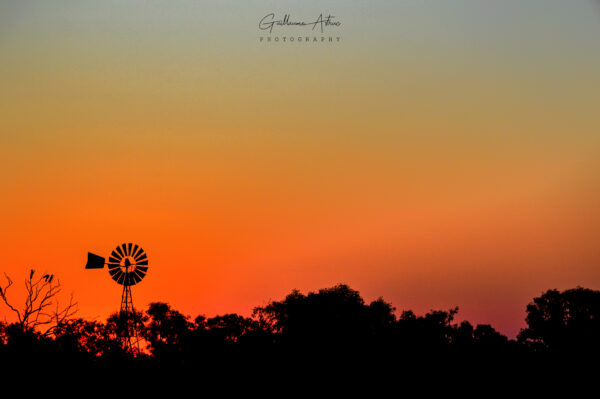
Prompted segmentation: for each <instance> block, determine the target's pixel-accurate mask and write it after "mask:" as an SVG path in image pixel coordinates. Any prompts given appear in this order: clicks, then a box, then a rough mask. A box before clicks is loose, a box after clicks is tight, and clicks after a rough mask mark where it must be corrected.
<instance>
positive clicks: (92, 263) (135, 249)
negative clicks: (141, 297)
mask: <svg viewBox="0 0 600 399" xmlns="http://www.w3.org/2000/svg"><path fill="white" fill-rule="evenodd" d="M105 265H106V266H107V267H108V273H109V274H110V276H111V278H112V279H113V280H114V281H115V282H117V283H118V284H120V285H122V286H123V292H122V294H121V308H120V311H119V321H120V322H121V323H122V327H123V329H122V334H121V339H122V345H123V348H124V349H125V350H127V351H129V352H130V353H132V354H134V355H135V354H137V353H139V337H138V334H137V328H136V327H137V325H136V324H137V323H138V320H137V318H136V316H135V311H134V308H133V297H132V295H131V286H132V285H135V284H137V283H139V282H140V281H141V280H142V279H143V278H144V277H145V276H146V273H147V272H148V256H147V255H146V253H145V252H144V250H143V249H142V247H140V246H138V245H137V244H133V243H127V244H121V245H119V246H117V247H116V248H115V249H114V250H113V251H112V253H111V254H110V256H109V257H108V262H107V261H106V258H104V257H102V256H100V255H96V254H93V253H91V252H88V259H87V263H86V265H85V268H86V269H103V268H104V266H105Z"/></svg>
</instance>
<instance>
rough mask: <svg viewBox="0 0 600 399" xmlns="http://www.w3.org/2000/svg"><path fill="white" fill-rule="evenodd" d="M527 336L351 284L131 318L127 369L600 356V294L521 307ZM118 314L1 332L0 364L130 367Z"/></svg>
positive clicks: (549, 297)
mask: <svg viewBox="0 0 600 399" xmlns="http://www.w3.org/2000/svg"><path fill="white" fill-rule="evenodd" d="M526 309H527V317H526V323H527V328H525V329H523V330H522V331H521V332H520V334H519V335H518V337H517V339H515V340H512V339H508V338H507V337H506V336H504V335H502V334H501V333H499V332H498V331H496V330H495V329H494V328H493V327H492V326H490V325H487V324H478V325H473V324H471V323H470V322H468V321H463V322H460V323H458V322H456V321H455V318H456V315H457V312H458V308H454V309H449V310H433V311H431V312H429V313H427V314H424V315H416V314H414V313H413V312H412V311H404V312H402V313H401V314H399V315H397V313H396V309H395V308H394V307H393V306H392V304H390V303H388V302H386V301H385V300H383V299H381V298H380V299H377V300H375V301H373V302H371V303H366V302H365V301H364V300H363V298H362V297H361V296H360V294H359V292H358V291H355V290H353V289H351V288H350V287H348V286H347V285H338V286H335V287H332V288H326V289H321V290H319V291H317V292H311V293H308V294H302V293H300V292H298V291H293V292H291V293H290V294H289V295H288V296H287V297H285V298H284V299H283V300H281V301H273V302H271V303H269V304H267V305H266V306H264V307H257V308H256V309H254V312H253V315H252V317H243V316H240V315H237V314H225V315H221V316H216V317H211V318H207V317H205V316H202V315H201V316H197V317H196V318H194V319H191V318H190V317H188V316H186V315H184V314H182V313H180V312H179V311H177V310H176V309H173V308H171V307H170V306H169V305H168V304H166V303H160V302H156V303H151V304H150V305H149V307H148V308H147V309H146V310H145V311H143V312H139V313H136V315H135V317H136V321H137V322H136V323H135V325H136V334H137V335H138V337H139V338H140V347H141V351H140V353H139V354H138V355H137V356H136V357H135V360H133V361H139V362H146V363H155V364H159V363H160V364H176V365H190V366H193V365H201V364H206V363H207V361H208V360H207V359H212V360H211V364H214V362H213V361H214V360H215V359H221V360H222V361H227V359H231V358H232V357H235V358H238V359H245V360H244V361H248V359H253V361H256V359H259V358H260V359H271V360H273V359H278V360H280V361H283V360H285V359H288V360H289V359H295V360H297V361H298V360H301V359H305V360H306V359H337V360H338V361H339V362H340V363H343V362H344V361H345V359H351V358H357V357H360V358H365V357H368V358H377V359H386V358H395V359H397V358H398V357H399V356H400V357H401V358H403V359H408V358H410V357H411V356H412V357H419V358H421V359H422V358H426V357H428V356H437V357H439V356H440V355H442V356H446V357H450V358H452V357H454V358H457V357H458V358H465V357H469V358H474V357H481V358H498V357H502V358H511V357H512V358H523V357H535V356H550V355H554V354H556V355H565V354H566V355H569V354H590V353H598V352H600V351H599V349H600V291H594V290H590V289H585V288H579V287H578V288H575V289H570V290H566V291H563V292H560V291H557V290H548V291H546V292H545V293H544V294H543V295H541V296H539V297H537V298H534V299H533V301H532V302H531V303H530V304H528V305H527V307H526ZM123 328H124V327H123V323H122V321H121V320H120V318H119V315H118V314H114V315H112V316H111V317H109V318H108V320H107V321H106V322H98V321H89V320H84V319H81V318H69V319H66V320H62V321H61V322H60V323H58V324H57V325H55V326H53V328H52V329H51V330H49V333H45V334H44V333H41V332H40V331H37V329H35V328H30V327H27V326H24V325H23V324H22V323H13V324H7V323H0V359H1V361H2V362H3V363H4V364H6V362H10V361H17V360H18V361H32V360H31V359H60V360H61V361H65V362H67V361H68V362H69V363H72V364H82V363H89V364H102V363H103V362H104V363H111V362H115V361H132V355H131V353H129V352H127V351H126V350H124V349H123V347H122V340H121V337H122V335H123V331H124V330H123Z"/></svg>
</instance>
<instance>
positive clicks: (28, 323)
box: [0, 270, 77, 335]
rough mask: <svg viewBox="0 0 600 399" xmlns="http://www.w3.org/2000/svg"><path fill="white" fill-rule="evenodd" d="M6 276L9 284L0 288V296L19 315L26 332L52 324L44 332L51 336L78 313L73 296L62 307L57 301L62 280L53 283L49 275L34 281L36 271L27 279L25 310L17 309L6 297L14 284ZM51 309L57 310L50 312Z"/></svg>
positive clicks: (20, 322)
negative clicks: (7, 291)
mask: <svg viewBox="0 0 600 399" xmlns="http://www.w3.org/2000/svg"><path fill="white" fill-rule="evenodd" d="M4 275H5V276H6V279H7V281H8V283H7V285H6V286H5V287H0V296H1V297H2V300H3V301H4V303H5V304H6V305H7V306H8V307H9V308H10V309H11V310H12V311H13V312H15V313H16V314H17V317H18V321H19V324H20V326H21V328H23V329H24V330H28V329H35V328H39V327H41V326H47V325H49V324H52V326H51V327H49V328H47V329H46V331H45V332H44V335H50V334H51V333H53V332H54V331H55V330H56V327H57V326H59V325H61V324H62V323H64V322H66V321H67V320H68V319H69V318H71V317H72V316H73V315H75V313H77V302H74V301H73V294H71V296H70V299H69V302H68V304H67V305H66V306H64V307H62V308H61V307H60V305H59V301H58V299H57V298H58V294H60V293H61V292H62V286H61V284H60V280H58V279H57V280H56V281H53V275H49V274H45V275H43V276H42V277H39V278H37V279H36V280H34V279H33V276H34V270H32V271H31V273H30V274H29V278H26V279H25V291H26V298H25V303H24V306H23V309H21V310H19V309H17V308H15V307H14V306H12V305H11V304H10V303H9V301H8V299H7V297H6V290H7V289H8V288H9V287H10V286H11V285H12V284H13V282H12V280H11V279H10V277H8V275H7V274H6V273H5V274H4ZM51 307H54V308H55V309H54V310H52V311H50V308H51Z"/></svg>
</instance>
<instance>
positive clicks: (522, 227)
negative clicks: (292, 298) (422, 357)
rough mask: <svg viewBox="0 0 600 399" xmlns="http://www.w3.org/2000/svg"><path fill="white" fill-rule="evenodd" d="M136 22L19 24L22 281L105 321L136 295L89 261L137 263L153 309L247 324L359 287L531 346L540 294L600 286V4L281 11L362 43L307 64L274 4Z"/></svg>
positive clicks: (9, 126) (0, 216) (7, 205)
mask: <svg viewBox="0 0 600 399" xmlns="http://www.w3.org/2000/svg"><path fill="white" fill-rule="evenodd" d="M133 3H134V2H132V3H129V2H123V3H122V4H119V5H115V4H112V5H110V6H108V5H98V4H95V5H92V3H85V2H84V3H81V4H80V3H76V2H75V3H73V2H68V1H64V2H62V1H61V2H57V4H56V5H54V6H53V7H51V8H48V6H47V5H45V4H44V3H43V2H14V3H12V2H8V3H7V4H8V5H4V6H2V7H3V8H4V9H0V15H2V16H1V17H0V26H4V28H2V29H1V30H0V53H1V54H3V62H2V63H1V65H0V88H1V89H2V90H0V179H1V180H0V181H2V196H1V199H0V251H1V253H2V254H3V259H2V265H3V266H2V270H3V271H6V272H7V273H8V274H9V275H10V276H12V277H13V279H14V280H17V281H19V280H20V279H21V277H24V276H25V275H26V274H27V272H28V270H29V269H30V268H32V267H33V268H35V269H37V270H40V271H42V270H43V271H49V272H52V273H54V274H56V275H57V276H58V278H60V280H61V282H62V284H63V286H64V287H65V291H66V292H70V291H74V292H75V297H76V299H77V300H78V302H79V308H80V313H79V314H80V315H81V316H84V317H98V318H99V319H102V318H104V317H105V316H106V315H107V314H108V313H110V312H112V311H114V310H117V309H118V305H119V299H120V286H118V285H116V284H115V283H114V282H113V281H112V280H111V279H110V278H109V275H108V273H107V272H106V270H103V271H93V270H85V269H84V268H83V266H84V264H85V260H86V254H87V251H91V252H94V253H97V254H100V255H103V256H108V255H109V253H110V251H111V250H112V249H113V248H114V247H115V246H116V245H117V244H120V243H122V242H135V243H138V244H140V245H141V246H143V247H144V249H145V250H146V252H147V253H148V256H149V259H150V270H149V273H148V275H147V277H146V278H145V279H144V281H143V282H142V283H141V284H139V285H138V286H136V287H135V288H134V289H133V295H134V301H135V304H136V305H137V306H139V307H145V306H146V305H147V304H148V303H149V302H150V301H166V302H169V303H171V304H172V305H173V306H174V307H175V308H177V309H179V310H181V311H183V312H184V313H186V314H190V315H192V316H196V315H198V314H206V315H209V316H210V315H214V314H217V313H224V312H238V313H241V314H245V315H249V314H250V313H251V310H252V308H253V307H254V306H258V305H263V304H265V303H266V302H267V301H269V300H275V299H281V298H283V296H284V295H285V294H287V293H289V292H290V291H291V290H292V289H293V288H298V289H301V290H303V291H307V290H316V289H319V288H323V287H327V286H332V285H334V284H337V283H348V284H350V286H351V287H353V288H355V289H358V290H359V291H360V292H361V293H362V295H363V296H364V298H365V299H366V300H373V299H376V298H377V297H379V296H383V297H384V298H385V299H386V300H388V301H391V302H392V303H393V304H394V305H395V306H396V307H397V308H398V309H399V310H402V309H413V310H415V311H416V312H419V313H422V312H426V311H428V310H429V309H432V308H434V309H438V308H449V307H453V306H459V307H460V313H459V318H460V319H462V318H467V319H469V320H471V321H472V322H475V323H492V324H493V325H494V326H496V327H497V328H498V329H499V330H500V331H502V332H503V333H506V334H509V335H511V336H513V335H514V334H515V333H516V332H518V329H519V328H520V327H521V326H522V325H523V320H524V316H525V314H524V309H525V306H526V304H527V302H528V301H529V300H531V299H532V298H533V297H534V296H537V295H539V294H541V292H542V291H544V290H546V289H549V288H560V289H566V288H571V287H574V286H576V285H582V286H586V287H589V288H595V289H598V288H600V273H599V272H598V264H599V261H600V251H599V250H598V248H599V247H598V243H597V237H598V236H599V233H600V211H599V210H598V203H599V200H600V161H599V159H600V158H598V155H597V154H598V151H599V150H600V135H599V134H598V128H597V126H598V122H599V118H598V113H597V110H596V109H595V108H596V107H595V105H596V104H598V103H599V102H598V101H599V100H600V99H599V98H598V97H599V94H598V93H600V90H599V89H600V78H599V77H598V74H597V71H598V68H599V67H600V57H599V54H600V53H599V52H598V48H597V41H595V40H591V38H593V37H596V38H597V37H599V36H598V34H599V33H600V32H599V31H600V25H599V24H598V17H600V14H598V13H597V12H598V11H599V10H598V9H597V7H594V6H593V4H592V3H590V4H587V3H586V5H584V4H583V3H581V5H580V6H572V5H571V6H567V5H564V4H562V3H561V2H558V1H546V2H544V8H543V10H542V9H541V8H540V5H541V4H542V3H541V2H538V1H531V2H529V3H527V4H525V5H523V4H522V2H508V3H507V4H506V6H505V8H502V9H501V10H499V9H498V7H496V6H492V5H490V4H488V5H481V4H479V5H476V4H477V2H474V3H473V4H472V7H466V8H460V7H459V8H457V7H450V6H449V5H448V2H446V3H443V2H430V3H427V4H420V2H415V4H412V3H411V2H405V3H402V2H399V3H398V4H394V5H390V4H387V2H377V1H376V2H373V3H372V5H370V6H369V7H366V6H365V7H366V8H365V9H363V8H364V7H363V8H361V9H360V10H359V9H358V8H357V7H358V6H356V5H353V6H351V5H349V4H348V3H344V2H338V1H331V2H325V3H322V2H320V3H318V4H317V2H306V5H303V6H298V5H296V4H295V3H294V2H282V3H281V4H278V6H277V7H276V8H277V9H276V10H275V11H277V12H280V11H281V12H285V10H286V9H291V10H293V11H294V15H297V16H298V18H301V17H303V18H309V17H310V16H312V15H313V13H314V12H320V11H318V10H319V9H320V7H325V6H326V7H327V8H328V9H332V10H335V13H336V15H337V16H338V18H339V19H340V20H341V21H342V23H343V25H342V26H341V27H340V31H339V32H340V35H342V38H343V40H342V41H341V42H340V43H335V44H332V45H325V44H323V45H320V44H319V45H314V46H308V44H306V45H305V46H304V47H300V46H298V45H292V44H291V43H287V44H286V45H282V44H279V45H275V44H269V45H265V44H264V43H260V42H259V41H258V37H259V36H260V34H261V33H260V32H259V31H258V29H257V23H258V20H259V19H260V17H261V16H262V14H266V13H267V12H269V11H270V10H271V9H272V8H271V7H273V6H272V5H271V3H270V2H266V1H262V2H261V1H255V2H254V3H253V8H250V6H248V9H245V8H244V7H246V6H239V5H237V4H233V3H229V2H222V3H218V2H207V3H206V4H205V5H200V4H199V3H196V2H186V1H184V2H182V3H181V4H178V5H173V4H166V3H165V4H161V3H156V4H155V3H152V4H148V5H144V6H143V7H141V6H139V7H137V6H135V4H133ZM417 3H419V4H417ZM461 4H463V3H461ZM234 7H242V8H241V9H240V10H238V11H240V12H239V13H236V14H235V15H231V13H228V11H230V10H231V9H232V8H234ZM286 7H287V8H286ZM2 11H3V12H2ZM500 11H501V12H500ZM317 15H318V14H317ZM484 21H487V22H484ZM3 22H5V23H4V24H3ZM557 28H560V29H557ZM14 290H15V292H14V294H15V295H16V294H17V292H16V291H17V288H14ZM0 315H7V316H8V313H7V309H6V308H5V307H0ZM8 317H9V316H8Z"/></svg>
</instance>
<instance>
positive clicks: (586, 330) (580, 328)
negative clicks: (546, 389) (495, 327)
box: [518, 287, 600, 352]
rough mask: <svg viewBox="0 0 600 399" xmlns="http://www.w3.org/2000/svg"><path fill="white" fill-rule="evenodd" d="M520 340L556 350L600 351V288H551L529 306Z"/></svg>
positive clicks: (541, 347)
mask: <svg viewBox="0 0 600 399" xmlns="http://www.w3.org/2000/svg"><path fill="white" fill-rule="evenodd" d="M525 321H526V322H527V328H525V329H523V330H522V331H521V332H520V333H519V336H518V339H519V341H520V342H523V343H526V344H528V345H530V346H532V347H534V348H537V349H538V350H540V349H547V350H550V351H555V352H568V351H570V352H590V351H593V352H598V351H599V350H600V291H594V290H591V289H587V288H581V287H577V288H573V289H568V290H566V291H562V292H560V291H558V290H556V289H552V290H548V291H546V292H545V293H543V294H542V295H541V296H539V297H536V298H534V299H533V302H531V303H529V304H528V305H527V318H526V320H525Z"/></svg>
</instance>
